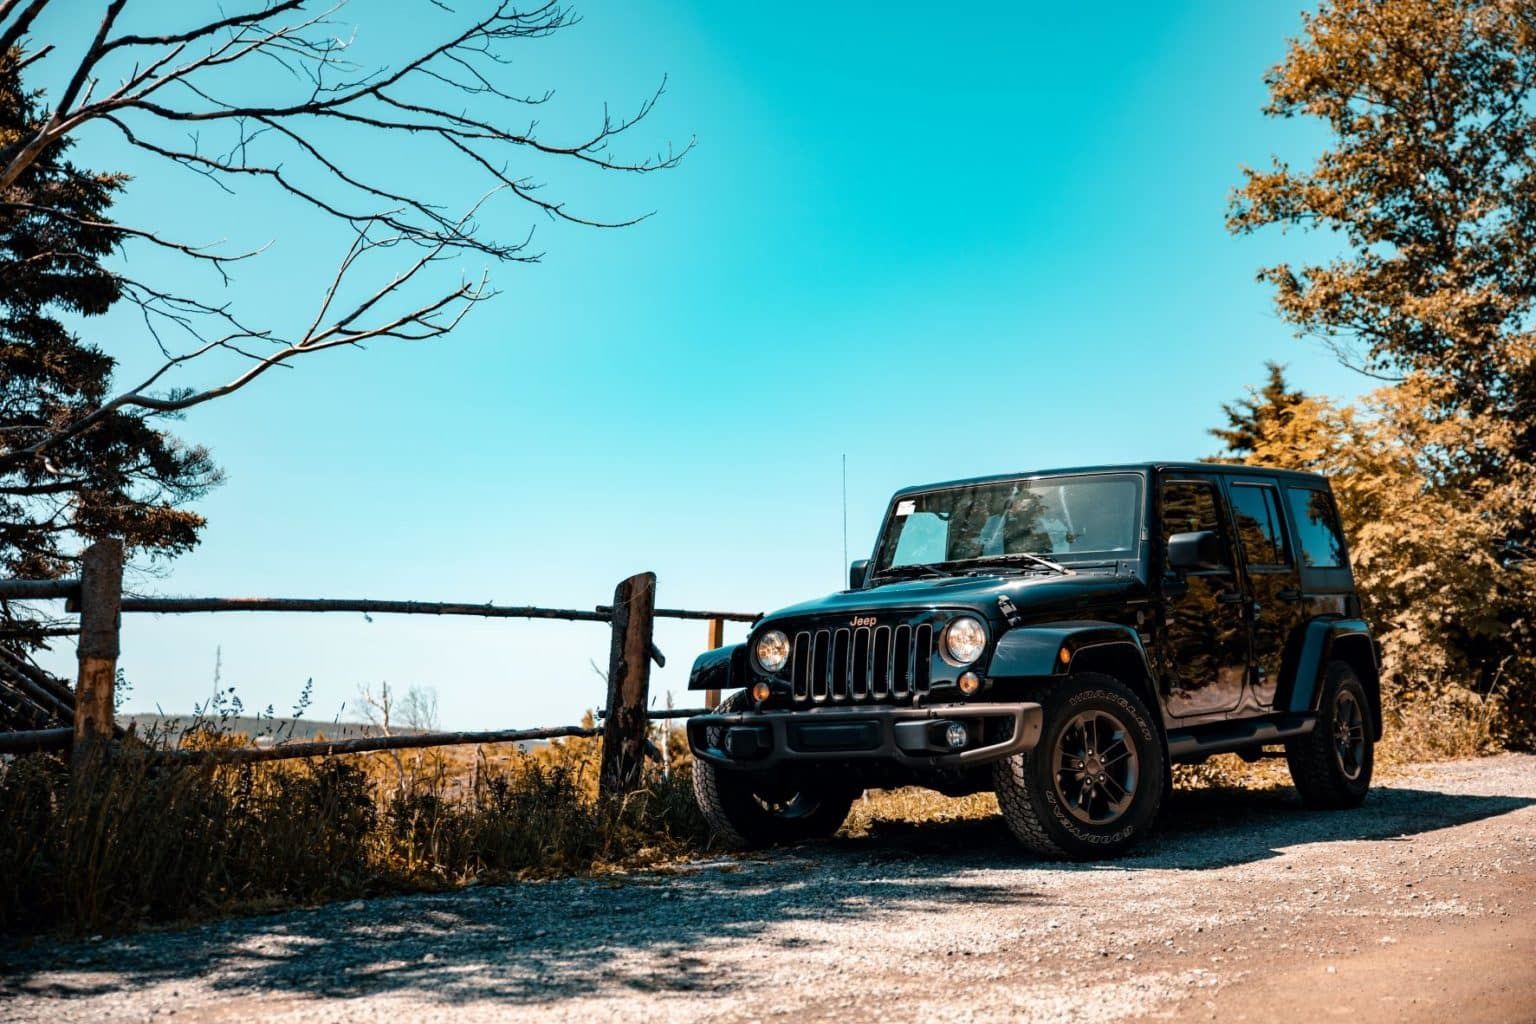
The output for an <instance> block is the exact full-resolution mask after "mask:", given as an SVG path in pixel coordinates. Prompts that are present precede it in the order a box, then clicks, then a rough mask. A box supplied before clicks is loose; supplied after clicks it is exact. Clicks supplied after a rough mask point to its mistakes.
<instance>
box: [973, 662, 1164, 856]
mask: <svg viewBox="0 0 1536 1024" xmlns="http://www.w3.org/2000/svg"><path fill="white" fill-rule="evenodd" d="M1044 704H1045V723H1044V727H1043V728H1042V729H1041V732H1040V742H1039V744H1038V745H1037V746H1036V747H1035V748H1034V749H1033V750H1027V751H1024V752H1023V753H1020V754H1015V755H1014V756H1012V757H1010V758H1007V759H1006V760H1003V761H999V762H998V763H997V764H996V765H994V766H993V782H994V784H995V786H996V789H997V803H998V806H999V807H1000V808H1001V809H1002V812H1003V820H1004V821H1006V822H1007V823H1008V828H1009V829H1010V830H1011V831H1012V832H1013V834H1014V836H1015V837H1016V838H1017V839H1018V840H1019V842H1021V843H1022V844H1023V845H1024V846H1025V847H1026V848H1028V849H1029V850H1030V851H1032V852H1034V853H1036V854H1039V855H1040V856H1042V857H1049V858H1052V859H1069V860H1096V859H1100V858H1107V857H1116V856H1119V855H1120V854H1122V853H1124V852H1125V851H1126V850H1128V849H1130V848H1131V847H1132V846H1134V845H1135V844H1136V843H1137V842H1139V841H1140V840H1141V839H1142V838H1143V837H1144V836H1145V835H1146V834H1147V833H1148V832H1150V831H1151V830H1152V827H1153V825H1154V823H1155V822H1156V820H1157V815H1158V812H1159V811H1160V810H1161V809H1162V802H1163V794H1164V792H1165V791H1166V789H1167V777H1168V759H1167V757H1166V755H1165V753H1164V750H1163V744H1162V740H1161V739H1160V737H1159V736H1158V732H1157V726H1156V725H1155V724H1154V723H1153V719H1152V716H1151V714H1150V712H1148V710H1147V706H1146V705H1145V704H1144V703H1143V702H1142V700H1141V698H1140V697H1138V696H1137V695H1136V694H1135V693H1134V692H1133V691H1132V690H1131V689H1130V688H1129V687H1127V686H1126V685H1124V684H1123V683H1121V682H1120V681H1119V680H1117V679H1114V678H1113V677H1111V676H1106V675H1098V674H1096V673H1084V674H1081V675H1075V676H1071V677H1069V678H1068V679H1066V680H1063V681H1062V682H1061V683H1059V684H1057V685H1055V686H1053V687H1052V688H1051V689H1050V691H1049V692H1048V693H1047V694H1046V696H1045V701H1044Z"/></svg>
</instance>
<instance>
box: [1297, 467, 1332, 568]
mask: <svg viewBox="0 0 1536 1024" xmlns="http://www.w3.org/2000/svg"><path fill="white" fill-rule="evenodd" d="M1285 497H1286V500H1287V501H1288V502H1289V503H1290V506H1291V518H1292V519H1293V520H1294V521H1295V523H1296V536H1297V538H1298V539H1299V540H1300V541H1301V564H1302V565H1306V566H1310V567H1311V568H1313V569H1338V568H1340V567H1342V566H1343V565H1344V533H1343V531H1342V530H1340V529H1339V514H1338V513H1337V512H1335V511H1334V508H1333V499H1331V498H1330V497H1328V492H1327V491H1316V490H1313V489H1311V488H1310V487H1288V488H1286V491H1285Z"/></svg>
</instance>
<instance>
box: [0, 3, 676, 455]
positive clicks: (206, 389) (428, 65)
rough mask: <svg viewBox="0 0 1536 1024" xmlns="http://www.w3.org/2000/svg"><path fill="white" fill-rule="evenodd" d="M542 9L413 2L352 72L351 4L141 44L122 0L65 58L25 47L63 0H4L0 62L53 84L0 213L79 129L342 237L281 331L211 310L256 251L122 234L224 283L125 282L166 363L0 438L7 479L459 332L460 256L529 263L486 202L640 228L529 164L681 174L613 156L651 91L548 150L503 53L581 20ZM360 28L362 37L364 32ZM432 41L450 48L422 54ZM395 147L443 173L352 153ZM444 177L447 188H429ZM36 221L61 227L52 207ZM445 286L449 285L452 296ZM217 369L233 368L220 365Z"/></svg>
mask: <svg viewBox="0 0 1536 1024" xmlns="http://www.w3.org/2000/svg"><path fill="white" fill-rule="evenodd" d="M475 2H476V0H471V3H472V4H473V3H475ZM533 4H534V5H533V6H529V7H522V6H519V5H518V4H516V3H513V2H511V0H489V2H488V3H487V2H484V0H482V2H481V4H480V10H479V11H478V12H476V13H472V14H468V15H462V16H461V15H459V14H458V13H457V12H455V11H454V10H453V9H452V8H451V7H449V6H448V5H447V4H445V3H442V2H439V0H419V8H418V5H417V4H413V5H411V6H412V8H413V11H412V17H413V18H415V17H419V19H420V23H421V25H422V26H423V28H422V30H421V32H422V35H421V36H420V38H421V39H422V41H421V42H415V43H413V44H412V51H413V52H411V53H409V54H407V55H405V56H403V57H398V58H395V59H392V60H389V61H387V62H384V63H380V64H370V65H367V66H365V65H364V63H363V62H362V61H361V60H360V59H355V58H354V57H353V56H352V54H353V52H354V50H355V49H356V47H355V45H354V32H353V24H352V21H351V20H350V19H349V17H348V15H349V14H350V13H351V12H350V9H349V8H347V7H346V5H345V0H267V2H264V3H263V2H256V3H252V4H251V6H250V7H249V8H248V9H245V10H234V11H232V12H221V13H220V14H219V16H218V17H217V18H213V19H211V20H205V21H201V22H196V21H194V22H193V23H191V24H184V25H175V26H164V27H160V28H155V29H153V30H149V29H145V28H140V27H139V26H137V25H134V26H132V28H131V29H130V28H129V27H125V26H127V25H128V23H129V22H130V21H132V17H133V16H134V15H135V14H136V13H137V12H135V11H132V10H130V11H128V12H127V16H125V8H127V7H128V4H127V0H104V2H99V3H98V4H92V5H87V4H85V3H78V2H76V3H71V4H70V10H69V12H68V18H67V22H68V24H72V25H80V26H82V27H83V30H84V31H85V32H87V33H89V36H88V38H83V39H81V40H76V41H75V42H73V43H71V42H70V41H68V40H64V39H55V40H51V41H47V42H42V41H40V40H38V39H35V38H33V30H34V28H35V27H36V26H37V25H38V24H39V19H43V21H45V22H46V21H47V20H48V19H47V17H46V16H47V15H59V14H62V13H63V12H62V9H63V7H64V5H65V3H64V0H0V60H5V61H12V62H15V63H16V64H17V65H18V66H20V67H21V68H22V69H24V72H25V73H26V74H28V75H30V74H32V73H33V72H34V71H35V70H39V69H42V68H48V69H49V71H48V76H49V78H50V80H53V81H62V82H64V83H65V84H64V86H63V88H62V89H61V90H59V91H58V92H57V95H56V96H53V97H50V102H49V105H48V108H47V109H48V116H47V117H46V118H45V119H44V120H42V121H41V122H40V123H38V124H37V125H36V126H35V130H29V132H26V133H23V135H22V137H20V138H18V139H16V140H15V141H13V142H12V143H11V144H9V145H4V146H0V204H4V203H6V202H8V201H9V199H10V198H14V197H9V192H8V190H9V188H10V186H11V184H12V183H14V182H15V181H16V180H17V177H18V176H19V175H20V174H21V173H22V171H23V170H24V169H26V167H27V166H28V165H29V164H30V163H31V162H32V161H34V160H35V159H37V157H38V156H39V154H41V153H43V152H44V151H46V150H47V148H48V147H49V146H50V144H51V143H54V142H57V141H58V140H60V139H62V138H65V137H69V136H73V135H76V134H79V133H82V132H85V131H87V130H88V129H89V130H96V131H106V132H111V133H116V134H117V135H118V136H119V137H120V138H121V139H122V140H124V141H126V142H127V143H128V144H130V145H131V146H133V147H136V148H137V149H138V150H140V151H142V152H143V153H146V154H150V155H151V156H153V157H156V158H159V159H161V160H163V161H165V162H166V163H167V165H168V168H177V169H181V170H183V171H186V172H190V173H192V174H195V175H199V176H202V177H203V178H205V179H207V180H208V181H211V182H212V183H214V184H215V185H217V186H218V187H219V188H220V189H222V190H223V191H224V192H225V193H228V194H230V195H231V196H233V195H235V194H237V193H242V196H241V201H246V196H248V195H249V194H250V193H252V192H255V193H258V194H261V195H272V194H277V195H280V196H283V197H286V199H287V200H289V201H291V202H294V203H297V204H299V205H300V206H301V207H302V208H305V209H307V210H309V211H311V212H312V214H313V215H314V216H315V217H316V218H319V219H321V220H323V221H326V222H330V223H333V224H336V225H339V226H341V227H342V228H343V229H344V231H345V234H344V236H343V237H344V239H350V241H348V242H346V243H345V246H344V249H343V250H342V251H341V253H340V258H339V262H338V263H337V264H336V267H335V271H334V273H333V274H332V275H331V276H330V279H329V280H328V281H327V282H326V283H325V284H324V285H322V286H320V287H319V288H317V293H316V294H315V295H314V296H313V300H312V303H311V306H310V309H309V310H308V312H307V313H305V314H303V315H301V316H299V317H297V318H296V320H295V322H294V323H291V324H288V325H286V326H284V325H282V324H279V323H272V322H267V317H268V313H267V311H268V310H269V309H270V308H272V307H274V306H275V307H278V308H279V309H280V308H281V307H284V306H290V305H291V303H289V302H284V303H271V302H262V303H258V304H256V305H259V307H260V308H261V310H262V313H261V314H260V315H256V314H253V313H251V312H249V311H247V310H246V309H243V308H237V303H235V302H232V301H226V300H225V298H224V297H223V295H222V294H219V293H218V292H217V289H218V288H220V287H222V286H223V285H227V284H228V282H229V281H230V279H231V276H232V275H233V274H234V273H235V272H236V270H237V269H238V268H239V266H240V265H241V264H242V263H244V262H245V261H249V260H252V259H256V258H258V257H259V256H261V255H262V253H263V252H264V251H265V246H261V247H256V248H251V249H246V250H242V251H236V250H232V249H230V248H227V247H226V246H224V245H222V244H210V243H207V242H204V241H201V240H196V239H187V238H177V237H169V236H167V235H166V234H162V233H161V231H159V230H157V229H156V228H155V227H154V226H153V225H149V224H139V225H134V224H123V225H117V226H116V227H117V230H118V231H120V232H121V235H122V238H123V240H124V245H125V246H148V247H153V248H156V249H160V250H164V251H167V252H169V253H172V254H174V255H175V256H177V257H179V258H182V259H184V260H186V261H189V262H190V263H191V264H194V265H198V266H201V267H204V268H208V269H211V270H212V271H213V272H215V274H216V277H215V278H212V279H209V280H210V287H209V288H208V289H202V290H200V289H197V288H195V287H193V288H189V287H187V286H186V285H185V284H184V282H185V281H186V280H187V275H185V274H183V273H180V272H178V273H175V274H174V275H172V276H171V277H168V278H162V279H146V278H140V277H135V276H133V275H132V274H130V273H128V272H127V271H126V270H124V271H122V272H121V273H122V277H121V283H122V287H123V293H124V295H125V296H126V297H127V298H128V299H129V300H130V301H132V302H134V303H135V304H136V305H137V306H138V308H139V309H140V310H141V311H142V314H143V317H142V319H143V323H144V325H145V330H146V336H145V338H146V340H147V341H152V342H153V344H154V345H156V346H158V354H157V357H156V358H157V360H158V365H157V366H155V367H154V368H153V369H152V370H151V371H150V372H148V373H146V374H144V375H143V376H142V377H140V378H139V379H138V380H137V382H136V383H130V384H128V385H127V386H125V387H123V388H122V389H121V390H118V391H117V392H116V393H115V394H112V395H109V396H107V397H106V398H105V399H104V400H103V401H102V402H101V403H100V404H99V405H98V406H97V407H96V408H94V409H90V410H85V411H83V412H82V413H81V414H80V415H78V416H77V417H75V418H74V419H72V420H70V421H69V422H63V423H59V424H57V425H56V429H54V430H53V431H52V432H51V433H50V434H49V435H48V436H46V437H45V438H43V439H42V440H40V441H35V442H33V443H31V444H30V445H28V446H25V447H15V448H7V446H6V445H5V444H4V441H3V439H0V469H3V468H4V467H5V466H6V465H7V464H8V463H10V464H15V463H16V462H17V461H19V460H46V458H47V454H48V449H50V448H52V447H54V446H57V445H59V444H62V443H64V442H66V441H67V440H68V439H70V438H72V437H76V436H78V435H79V434H81V433H82V432H84V431H88V430H90V429H91V428H92V426H93V425H95V424H96V423H98V422H100V421H101V420H102V419H103V418H105V417H107V416H109V415H110V414H111V413H112V411H113V410H116V409H124V408H135V409H139V410H143V411H144V412H145V413H146V414H148V415H160V414H175V413H179V412H181V411H183V410H186V409H188V408H191V407H193V406H196V405H199V404H201V403H203V402H208V401H210V400H213V399H216V398H220V397H222V396H225V395H228V394H230V393H232V392H234V391H237V390H239V389H241V388H243V387H245V386H246V385H247V384H250V383H251V382H252V381H254V380H255V379H256V378H258V377H260V376H262V375H263V374H265V373H266V372H267V371H268V370H271V369H273V368H274V367H281V366H285V365H289V364H291V363H293V362H294V361H295V360H297V359H298V358H299V357H300V356H306V355H310V354H313V353H316V352H322V351H326V350H329V349H335V348H340V347H344V346H357V345H360V344H362V343H364V342H367V341H370V340H373V339H380V338H391V339H399V340H405V341H416V340H424V339H429V338H435V337H439V336H441V335H443V334H445V333H447V332H448V331H451V330H452V329H453V328H454V327H455V326H456V325H458V324H459V323H460V321H461V320H462V319H463V317H464V316H465V314H466V313H468V312H469V311H470V310H471V309H472V308H474V307H475V306H476V305H478V304H479V303H481V302H483V301H485V300H486V299H487V298H489V297H490V296H491V295H492V294H493V290H492V288H491V286H490V284H489V280H488V278H487V277H486V276H484V274H483V273H481V274H479V275H471V276H464V275H463V274H462V272H461V271H458V270H457V269H456V268H455V267H454V266H453V261H454V260H455V259H456V258H457V257H461V256H465V255H477V256H480V257H483V258H485V259H486V260H488V261H489V262H491V263H504V262H527V261H533V260H537V259H538V258H539V253H538V251H537V250H536V249H534V248H533V247H532V245H531V239H532V235H531V229H528V228H527V227H526V225H527V221H526V220H525V221H523V222H522V225H523V226H520V227H519V228H518V229H517V231H516V234H515V237H511V238H507V237H502V236H501V235H499V234H497V233H494V232H491V231H487V230H486V229H485V228H484V222H483V219H482V218H484V217H486V216H487V205H486V204H487V203H490V202H492V201H496V202H498V203H500V202H502V199H501V198H500V197H510V200H511V201H514V202H515V203H517V204H521V206H522V208H523V209H525V210H526V211H528V212H529V213H530V214H532V215H534V216H533V217H532V218H531V219H534V220H537V219H540V218H550V219H554V220H558V221H567V222H571V223H575V224H582V225H590V226H594V227H622V226H625V225H628V224H633V223H634V222H635V221H636V220H639V219H641V217H637V216H625V217H618V218H604V217H600V216H593V215H589V214H586V213H584V212H582V211H580V210H577V209H575V208H573V207H572V206H570V205H568V204H567V203H566V202H564V201H562V200H560V199H559V198H556V197H553V196H550V195H547V194H546V193H545V192H544V191H543V190H542V189H541V182H540V180H538V179H537V178H535V177H534V176H533V174H534V173H535V172H534V171H532V170H529V168H540V169H542V170H541V171H540V172H539V173H543V172H545V171H547V170H548V169H549V168H550V167H551V166H553V167H556V168H558V167H561V166H566V167H571V168H573V169H574V168H576V167H587V168H593V169H596V171H599V172H624V173H632V174H643V173H648V172H651V171H655V170H660V169H664V168H669V167H672V166H674V165H675V164H676V163H677V162H678V160H679V159H681V157H682V155H683V153H685V152H686V151H687V149H688V146H691V144H692V143H691V142H690V143H689V144H688V146H683V147H681V148H680V149H676V150H674V149H672V148H671V147H667V148H665V149H664V150H661V151H659V152H653V153H651V154H650V155H647V156H641V157H637V158H633V159H631V158H625V157H622V156H619V155H617V154H616V153H615V152H614V151H613V149H612V144H613V143H614V142H615V140H616V139H618V138H619V137H620V136H622V135H624V134H625V133H626V132H629V131H630V130H631V129H632V128H634V126H635V125H636V124H638V123H639V122H640V121H642V120H643V119H644V118H645V117H646V116H647V114H649V113H650V112H651V110H652V109H653V107H654V105H655V103H656V101H657V99H659V97H660V95H661V91H662V90H661V87H658V88H657V89H656V91H655V92H654V93H652V94H651V95H649V96H648V97H647V98H646V99H645V100H644V101H643V102H640V103H639V104H638V105H637V106H636V107H635V108H634V109H633V111H632V112H630V113H629V114H627V115H625V116H614V115H612V114H610V113H609V112H608V110H607V109H606V108H604V109H603V111H602V112H601V115H600V116H599V117H597V118H596V119H595V121H594V123H593V125H592V126H591V127H590V128H589V129H588V130H586V131H583V132H578V133H576V135H575V137H573V138H554V137H552V136H547V135H546V134H545V133H544V131H543V130H542V129H541V128H540V125H539V122H538V120H537V118H536V117H535V116H534V114H536V113H537V112H538V108H539V107H540V106H541V105H542V104H545V103H546V102H547V101H548V100H549V99H550V98H551V96H552V93H550V92H539V93H534V94H528V93H526V92H523V91H520V90H518V89H517V88H515V87H514V86H513V85H512V84H510V83H509V81H508V79H509V78H510V77H511V66H510V64H511V52H512V51H513V50H514V49H515V48H517V47H519V46H521V45H523V44H526V43H528V42H530V41H534V40H538V39H542V38H545V37H547V36H550V35H551V34H553V33H555V32H558V31H560V30H562V29H565V28H567V27H568V26H570V25H571V24H573V22H574V21H575V18H574V16H573V15H572V13H571V12H570V10H569V9H568V8H566V7H565V6H563V5H562V4H560V3H558V2H552V0H551V2H542V3H541V2H539V0H533ZM87 6H91V7H94V8H95V9H96V12H97V16H96V17H94V18H91V17H90V16H89V15H88V14H87V13H86V8H87ZM50 8H55V10H53V11H50V10H49V9H50ZM175 9H176V8H174V7H173V8H169V10H175ZM210 9H211V7H209V6H205V5H190V6H185V7H183V8H181V10H185V11H194V10H204V11H206V10H210ZM379 10H380V12H381V13H383V12H384V11H390V12H391V13H398V11H397V9H394V8H380V9H379ZM56 20H58V21H61V22H62V21H65V20H66V19H62V18H59V19H56ZM356 21H357V22H358V23H361V24H364V25H366V20H365V19H364V18H363V17H362V16H361V15H359V17H358V18H357V19H356ZM435 26H441V28H437V27H435ZM430 31H440V32H441V35H440V36H438V37H436V38H427V36H426V33H428V32H430ZM253 83H254V85H253ZM664 84H665V80H664V79H663V81H662V85H664ZM514 126H519V127H514ZM392 139H393V140H401V141H406V140H408V141H409V144H410V145H411V146H412V147H413V149H414V151H415V152H418V153H423V154H425V155H428V156H430V157H431V158H432V161H433V166H435V167H437V168H439V169H440V170H439V172H438V174H437V175H435V176H434V178H433V179H432V180H423V181H414V182H412V183H411V184H410V185H408V186H402V185H400V184H398V183H396V182H393V181H391V180H390V177H389V175H388V174H387V173H386V170H387V169H386V168H382V167H380V166H379V161H377V160H376V159H374V158H373V157H372V156H370V155H369V153H368V148H369V147H367V146H365V145H360V144H359V143H360V141H367V140H373V141H375V142H380V141H389V140H392ZM445 178H446V179H449V180H451V181H452V183H453V184H454V185H455V186H456V187H455V188H453V189H444V188H442V187H441V185H440V183H442V182H443V181H444V180H445ZM466 185H469V186H471V187H470V188H469V192H468V193H467V194H470V195H477V196H480V199H478V200H470V201H468V202H467V205H466V208H462V209H457V210H455V209H450V208H449V206H448V205H447V204H446V203H445V201H444V199H443V195H444V194H445V193H446V194H451V193H452V192H455V191H463V190H464V187H465V186H466ZM28 209H29V212H33V213H42V214H46V215H52V216H57V217H58V218H61V219H64V220H67V219H68V218H69V217H70V214H69V213H68V212H66V211H64V210H62V209H58V210H49V209H38V208H36V207H35V206H34V207H29V208H28ZM208 219H209V220H210V221H216V220H217V217H216V216H210V217H209V218H208ZM497 221H498V223H500V222H501V218H500V217H498V218H497ZM155 265H157V266H159V265H163V264H162V263H160V262H158V261H157V262H156V264H155ZM445 273H446V274H447V275H449V276H451V278H452V280H451V281H444V280H443V276H444V274H445ZM210 357H214V358H210ZM223 360H238V361H240V362H241V363H243V365H236V366H234V367H233V368H232V369H230V368H229V365H230V364H229V363H228V362H225V361H223ZM210 374H213V375H214V376H213V378H212V379H211V380H210V379H209V376H210Z"/></svg>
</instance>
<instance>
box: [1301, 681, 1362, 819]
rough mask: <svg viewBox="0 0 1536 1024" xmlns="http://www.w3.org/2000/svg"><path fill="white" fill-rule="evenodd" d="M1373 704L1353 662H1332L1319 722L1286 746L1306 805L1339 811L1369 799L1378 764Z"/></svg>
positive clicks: (1324, 683) (1319, 711)
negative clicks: (1373, 772)
mask: <svg viewBox="0 0 1536 1024" xmlns="http://www.w3.org/2000/svg"><path fill="white" fill-rule="evenodd" d="M1369 707H1370V704H1369V703H1368V702H1367V700H1366V696H1365V687H1363V686H1361V685H1360V680H1359V678H1358V677H1356V675H1355V670H1354V669H1352V668H1350V666H1349V663H1348V662H1344V661H1330V662H1329V663H1328V665H1327V667H1326V668H1325V669H1324V675H1323V694H1322V698H1321V700H1320V701H1319V703H1318V715H1317V725H1316V726H1314V727H1313V729H1312V731H1311V732H1310V733H1308V734H1307V735H1305V736H1302V737H1300V738H1299V739H1294V740H1291V741H1290V742H1288V743H1286V745H1285V760H1286V762H1287V763H1288V764H1289V765H1290V769H1291V781H1293V782H1294V783H1296V791H1297V792H1298V793H1300V794H1301V802H1302V803H1303V804H1305V805H1306V806H1308V807H1316V808H1321V809H1329V810H1336V809H1342V808H1346V807H1359V806H1360V804H1361V802H1362V801H1364V800H1365V794H1366V793H1367V792H1369V791H1370V788H1371V772H1372V771H1373V770H1374V768H1375V764H1376V749H1375V742H1374V741H1373V740H1372V738H1371V736H1372V723H1371V716H1370V712H1369V711H1368V710H1367V709H1368V708H1369Z"/></svg>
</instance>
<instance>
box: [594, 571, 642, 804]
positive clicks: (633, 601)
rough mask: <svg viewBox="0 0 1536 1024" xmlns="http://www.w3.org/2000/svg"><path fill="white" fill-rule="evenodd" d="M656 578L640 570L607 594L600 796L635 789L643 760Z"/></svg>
mask: <svg viewBox="0 0 1536 1024" xmlns="http://www.w3.org/2000/svg"><path fill="white" fill-rule="evenodd" d="M655 611H656V574H655V573H653V572H643V573H640V574H639V575H637V576H631V577H630V578H629V579H627V580H625V581H624V582H622V583H620V584H619V586H618V589H616V590H615V591H614V592H613V644H612V646H611V647H610V648H609V652H608V715H607V717H606V718H605V719H604V720H603V765H602V771H601V773H600V774H599V776H598V789H599V791H600V792H601V793H602V795H604V796H612V795H615V794H619V793H628V792H631V791H633V790H635V789H637V788H638V787H639V785H640V769H641V766H642V764H643V763H644V759H645V740H646V736H645V732H646V725H647V723H648V721H649V719H648V718H647V716H646V706H647V704H648V702H649V701H650V690H651V649H652V647H653V646H654V645H653V644H652V630H653V626H654V624H655Z"/></svg>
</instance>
